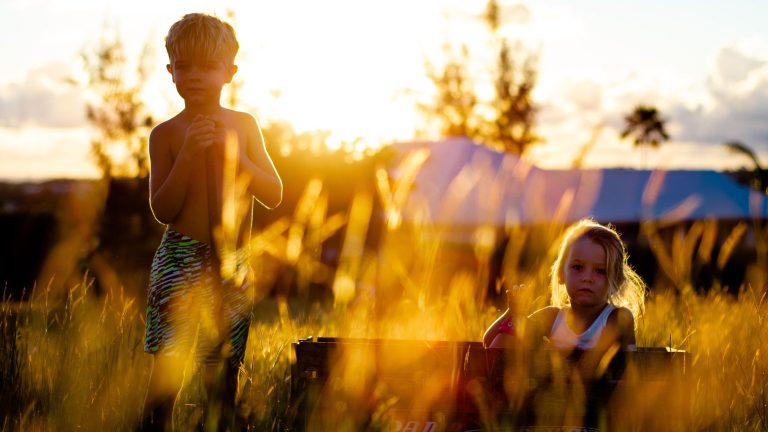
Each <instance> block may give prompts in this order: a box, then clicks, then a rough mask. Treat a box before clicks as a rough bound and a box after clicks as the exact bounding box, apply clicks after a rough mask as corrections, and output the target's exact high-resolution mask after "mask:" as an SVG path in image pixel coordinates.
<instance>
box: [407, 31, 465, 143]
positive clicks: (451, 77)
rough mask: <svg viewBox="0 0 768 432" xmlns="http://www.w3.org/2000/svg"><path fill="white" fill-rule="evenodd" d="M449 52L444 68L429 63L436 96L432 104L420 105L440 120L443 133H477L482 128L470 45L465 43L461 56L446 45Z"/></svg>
mask: <svg viewBox="0 0 768 432" xmlns="http://www.w3.org/2000/svg"><path fill="white" fill-rule="evenodd" d="M446 52H447V55H448V57H449V60H448V61H447V62H446V64H445V65H444V66H443V68H442V70H437V68H435V67H434V66H432V65H431V64H429V63H428V64H427V76H428V77H429V79H430V80H431V81H432V83H433V84H434V85H435V88H436V90H437V96H436V98H435V101H434V103H433V104H424V105H420V107H419V108H420V109H421V111H422V112H423V113H425V114H426V115H427V117H428V118H429V119H431V120H433V121H436V122H437V123H438V124H439V126H438V127H439V132H440V134H441V135H442V136H449V137H450V136H467V137H475V136H477V135H478V134H479V131H480V125H479V124H478V118H477V115H476V112H475V111H476V108H477V104H478V99H477V95H476V94H475V91H474V83H473V81H472V80H471V79H470V78H469V73H468V71H467V67H466V64H467V63H468V61H469V52H468V49H467V47H466V46H462V49H461V56H459V57H457V56H456V55H455V54H454V53H452V52H451V48H450V47H446Z"/></svg>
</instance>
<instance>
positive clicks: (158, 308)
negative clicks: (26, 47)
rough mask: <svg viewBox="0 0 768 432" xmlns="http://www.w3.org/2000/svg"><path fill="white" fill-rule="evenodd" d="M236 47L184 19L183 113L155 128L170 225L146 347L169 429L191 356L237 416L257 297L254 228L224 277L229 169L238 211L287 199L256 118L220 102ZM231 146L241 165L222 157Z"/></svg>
mask: <svg viewBox="0 0 768 432" xmlns="http://www.w3.org/2000/svg"><path fill="white" fill-rule="evenodd" d="M238 48H239V45H238V42H237V39H236V37H235V33H234V30H233V28H232V27H231V26H230V25H229V24H226V23H224V22H222V21H221V20H219V19H218V18H215V17H213V16H210V15H206V14H187V15H185V16H184V17H183V18H182V19H181V20H180V21H178V22H176V23H175V24H173V26H171V28H170V30H169V31H168V35H167V37H166V49H167V51H168V56H169V59H170V63H169V64H168V65H167V69H168V72H169V73H170V74H171V77H172V79H173V82H174V83H175V84H176V90H177V91H178V93H179V95H180V96H181V97H182V99H184V109H183V110H182V111H181V112H180V113H179V114H178V115H176V116H175V117H173V118H171V119H170V120H168V121H165V122H163V123H161V124H159V125H157V126H156V127H155V128H154V129H153V130H152V133H151V135H150V138H149V152H150V164H151V165H150V197H151V198H150V206H151V208H152V212H153V213H154V215H155V218H156V219H157V220H158V221H159V222H161V223H163V224H166V225H167V229H166V231H165V233H164V235H163V239H162V241H161V243H160V246H159V247H158V249H157V252H156V254H155V258H154V260H153V262H152V269H151V273H150V284H149V294H148V301H147V331H146V338H145V344H144V349H145V351H147V352H148V353H151V354H154V356H153V357H154V362H153V371H152V378H151V381H150V387H149V393H148V398H147V404H148V405H147V408H149V410H150V412H149V413H148V414H149V422H150V424H153V425H154V426H153V427H152V428H160V429H162V428H164V427H165V426H166V424H164V423H166V422H167V420H168V417H170V416H169V414H170V411H171V410H172V407H173V396H174V395H175V393H176V392H177V391H178V389H179V386H180V385H181V379H182V376H183V373H182V371H183V369H184V368H183V364H184V361H185V359H186V356H188V355H190V354H191V355H193V356H194V357H195V358H196V360H197V362H198V363H199V364H200V365H201V370H202V371H203V374H204V378H205V379H206V386H207V388H208V390H209V396H211V395H213V397H214V398H215V397H216V396H217V395H219V396H221V403H222V406H221V407H220V409H217V411H218V412H220V413H221V414H222V416H223V417H222V418H224V419H225V420H226V416H227V415H231V414H232V412H233V410H234V397H235V392H236V389H237V370H238V368H239V366H240V365H241V363H242V361H243V356H244V354H245V344H246V339H247V336H248V327H249V325H250V306H249V304H248V300H249V299H251V298H252V294H250V292H249V290H250V289H251V287H250V285H249V284H248V278H246V277H244V276H243V275H244V274H245V273H247V268H248V258H247V255H246V254H245V251H246V250H247V247H245V246H246V245H247V238H248V235H247V234H248V229H249V228H250V224H247V223H239V224H237V225H238V226H237V228H235V229H236V230H237V231H238V232H237V233H235V235H234V236H230V237H232V238H236V239H237V244H236V245H235V246H234V248H235V249H237V250H238V252H237V253H236V256H237V259H236V261H237V265H236V269H237V270H236V271H235V272H234V273H233V272H231V271H230V272H222V266H221V262H222V259H221V256H222V254H221V251H222V250H223V246H224V245H223V244H222V243H223V241H222V239H223V236H222V229H221V226H222V223H221V221H222V217H221V215H222V210H223V207H222V202H223V201H224V199H223V196H224V194H225V193H229V192H231V190H232V189H236V188H232V187H231V185H230V187H229V189H227V187H226V186H222V185H224V183H225V178H227V176H228V174H229V173H226V172H225V171H226V170H228V169H233V170H234V171H235V172H234V173H233V174H234V176H229V177H230V178H233V177H237V178H240V179H245V180H244V182H245V184H246V186H247V193H246V200H245V201H242V200H241V206H240V207H241V208H242V207H248V205H250V204H251V203H252V201H253V200H252V199H251V197H255V199H256V200H258V201H259V202H260V203H261V204H262V205H264V206H265V207H267V208H274V207H276V206H277V205H278V204H279V203H280V201H281V199H282V182H281V180H280V177H279V176H278V173H277V171H276V170H275V168H274V165H273V164H272V161H271V160H270V158H269V155H268V154H267V151H266V148H265V146H264V141H263V139H262V136H261V131H260V129H259V126H258V124H257V123H256V120H255V119H254V118H253V117H252V116H251V115H250V114H247V113H243V112H238V111H233V110H229V109H226V108H223V107H222V106H221V105H220V97H221V90H222V87H223V86H224V85H225V84H227V83H229V82H230V81H231V80H232V77H233V76H234V74H235V73H236V72H237V66H236V65H235V64H234V59H235V55H236V54H237V50H238ZM228 146H229V148H230V149H235V150H234V151H230V154H236V157H235V158H231V157H230V158H229V159H226V158H225V153H226V147H228ZM233 159H234V163H229V162H227V161H230V160H233ZM246 213H247V211H245V212H241V213H240V215H241V216H242V215H243V214H246ZM216 367H218V370H221V369H222V367H223V369H224V371H225V372H224V375H225V379H224V380H223V381H224V384H225V385H224V386H223V388H222V387H221V386H220V385H219V384H221V380H220V379H216V378H211V376H215V373H212V372H210V371H211V370H216ZM230 411H231V412H230ZM158 417H159V418H158ZM146 421H147V420H146V419H145V422H146Z"/></svg>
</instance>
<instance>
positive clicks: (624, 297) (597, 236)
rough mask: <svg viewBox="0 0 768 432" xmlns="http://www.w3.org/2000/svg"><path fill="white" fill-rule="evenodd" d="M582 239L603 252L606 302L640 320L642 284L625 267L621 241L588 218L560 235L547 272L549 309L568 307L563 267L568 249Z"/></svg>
mask: <svg viewBox="0 0 768 432" xmlns="http://www.w3.org/2000/svg"><path fill="white" fill-rule="evenodd" d="M582 237H586V238H588V239H590V240H592V241H593V242H595V243H597V244H599V245H601V246H602V247H603V249H604V250H605V260H606V263H605V272H606V280H607V283H608V303H610V304H612V305H614V306H617V307H625V308H627V309H629V310H630V312H632V316H634V317H635V318H638V317H640V316H641V315H642V313H643V310H644V308H645V282H643V279H642V278H641V277H640V276H639V275H638V274H637V273H636V272H635V271H634V270H633V269H632V267H631V266H630V265H629V262H628V258H629V257H628V255H627V251H626V249H625V247H624V242H622V241H621V237H619V233H618V232H616V229H615V228H614V227H613V226H611V225H607V226H605V225H601V224H599V223H597V222H595V221H594V220H592V219H583V220H580V221H579V222H577V223H575V224H573V225H571V226H570V227H569V228H568V229H567V230H566V231H565V233H564V234H563V237H562V240H561V242H560V250H559V252H558V254H557V259H555V262H554V263H553V264H552V270H551V273H550V288H551V291H552V306H556V307H560V308H562V307H563V306H568V305H570V304H571V299H570V298H569V297H568V291H566V288H565V283H564V281H563V275H564V267H565V261H566V260H567V259H568V254H569V253H570V251H571V246H572V245H573V243H574V242H575V241H576V240H578V239H580V238H582ZM635 323H637V320H635Z"/></svg>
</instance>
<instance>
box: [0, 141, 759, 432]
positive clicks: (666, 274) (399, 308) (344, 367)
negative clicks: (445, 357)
mask: <svg viewBox="0 0 768 432" xmlns="http://www.w3.org/2000/svg"><path fill="white" fill-rule="evenodd" d="M421 163H423V158H422V157H420V156H418V155H417V156H414V157H413V158H411V159H408V160H406V161H405V162H404V164H403V166H402V169H401V173H402V174H401V176H400V177H399V178H398V179H392V178H389V177H388V176H387V175H386V173H385V172H383V171H380V172H379V174H378V176H377V178H378V189H377V192H373V191H368V192H362V193H360V194H359V195H358V196H357V197H356V198H355V199H354V201H353V202H352V203H351V204H350V207H349V209H348V210H347V211H346V212H342V213H338V214H328V206H327V202H328V193H329V191H327V190H325V189H324V187H323V184H322V182H320V181H313V182H311V183H310V184H309V185H308V186H307V189H306V190H305V193H304V196H303V198H302V200H301V201H300V203H299V204H298V206H297V208H296V213H295V214H294V216H293V217H292V218H286V219H281V220H278V221H276V222H274V223H273V224H271V225H270V226H267V227H265V228H264V229H263V230H262V231H260V232H258V233H254V235H253V237H252V238H251V242H250V245H251V248H252V251H253V255H252V264H253V267H254V268H255V269H257V271H256V272H255V273H254V275H252V277H253V278H254V280H253V282H254V286H255V297H254V306H253V312H254V315H253V316H254V318H253V322H252V325H251V329H250V335H249V339H248V348H247V352H246V357H245V362H244V365H243V367H242V369H241V371H240V383H239V391H238V393H239V396H238V409H239V411H240V414H241V416H242V417H244V418H245V419H246V420H247V423H248V425H249V429H250V430H275V431H277V430H285V429H286V428H288V427H289V426H290V425H291V424H292V422H293V420H294V418H295V417H296V415H297V414H298V413H297V412H296V407H292V406H289V403H288V402H289V396H290V395H289V393H290V364H291V361H292V360H293V359H292V358H291V356H292V349H291V342H294V341H296V340H298V339H299V338H305V337H308V336H311V335H314V336H338V337H354V338H385V339H410V340H455V341H460V340H479V339H480V337H481V335H482V332H483V330H484V329H485V327H486V326H487V325H488V324H489V323H490V322H492V321H493V319H494V318H495V316H496V315H497V314H498V312H499V309H498V306H499V304H498V303H497V302H498V299H497V298H496V297H495V296H493V291H492V290H491V291H490V292H489V289H488V286H489V284H490V286H493V283H494V281H491V280H489V274H488V271H487V268H488V265H489V262H490V260H491V259H492V257H491V248H492V245H493V244H494V243H495V236H497V235H498V233H496V232H495V231H494V230H493V229H492V228H491V227H480V228H478V229H477V230H476V231H475V232H474V234H473V235H474V238H475V241H474V244H473V245H472V247H470V248H469V249H465V248H463V247H461V246H459V245H456V244H453V243H451V242H450V237H449V236H448V235H447V233H446V231H445V228H444V227H439V226H435V225H434V224H430V223H429V219H428V217H425V219H424V221H423V223H420V224H415V225H414V224H408V223H405V222H404V220H403V218H402V213H401V210H402V207H403V203H404V200H405V197H406V195H407V190H408V184H409V182H412V181H413V178H414V176H415V173H416V172H417V171H418V169H419V165H420V164H421ZM374 193H377V194H378V199H379V200H380V202H382V203H383V204H382V206H383V212H384V214H385V218H384V220H383V228H382V231H383V234H382V236H381V240H380V242H379V243H378V244H377V245H375V249H372V248H370V247H368V246H366V235H367V234H366V233H367V232H368V228H369V226H370V224H371V223H372V222H373V221H375V220H376V219H375V218H376V217H377V216H375V215H374V214H373V205H372V203H373V200H374V199H376V197H375V196H374ZM231 214H235V213H230V216H231ZM225 222H226V221H225ZM562 228H563V226H562V224H560V225H552V226H548V227H544V228H541V227H539V228H535V229H529V228H525V227H521V226H511V227H509V228H508V229H507V232H506V233H504V234H506V235H510V236H513V238H514V239H515V241H513V242H510V243H509V244H508V245H507V248H506V250H505V254H504V262H503V266H502V274H503V277H504V279H505V280H506V281H512V282H515V283H524V284H526V287H528V288H526V289H527V290H528V291H527V292H526V295H525V296H522V297H521V299H522V301H521V304H520V305H518V307H519V308H521V309H522V310H524V311H527V312H531V311H533V310H535V309H536V308H538V307H541V306H543V305H545V304H547V302H548V299H547V295H546V286H547V285H546V272H547V264H548V263H549V262H550V261H549V259H550V258H551V256H550V254H551V251H550V245H552V244H554V239H556V238H557V236H558V235H559V234H560V233H561V231H562ZM718 229H721V228H719V226H718V225H717V224H716V223H713V222H701V223H695V224H693V225H691V226H687V227H681V228H675V229H673V230H672V231H669V230H668V228H666V227H661V226H658V225H651V224H646V225H644V227H643V235H644V238H646V239H647V240H648V242H649V245H650V247H651V248H652V250H653V251H654V255H655V256H656V258H657V259H658V261H659V265H660V268H661V269H662V275H663V276H662V277H661V278H660V279H659V280H658V281H652V282H654V283H653V287H652V290H651V293H650V296H649V298H648V302H647V305H646V314H645V316H644V317H642V318H641V319H640V321H639V328H638V341H639V345H641V346H670V347H671V348H677V349H684V350H687V351H688V352H689V353H690V355H691V357H690V362H689V366H688V370H686V377H685V379H683V380H681V381H680V383H681V385H682V386H683V387H685V388H684V389H683V390H684V391H682V392H681V393H680V394H681V395H683V396H681V397H683V399H681V400H680V401H679V402H680V403H679V404H678V405H676V409H679V410H681V411H682V412H680V413H679V414H680V417H681V418H686V419H689V423H690V424H689V425H688V426H689V427H690V429H692V430H754V431H759V430H766V429H768V359H766V356H767V355H768V353H766V348H765V347H766V346H768V345H766V341H768V325H767V324H768V323H766V312H767V311H768V306H766V303H768V299H767V298H766V280H768V266H766V258H765V249H766V244H768V234H766V231H765V229H764V228H762V227H761V225H760V224H759V223H755V224H753V225H751V226H746V225H737V226H736V227H735V228H732V229H730V231H727V232H720V231H718ZM665 230H666V231H665ZM747 232H749V233H751V234H750V236H751V241H752V242H753V246H754V247H755V249H756V250H757V255H756V257H757V258H756V261H755V264H754V265H753V266H752V267H751V268H750V270H749V271H748V273H747V279H746V280H745V282H744V285H743V286H742V287H741V289H740V290H739V292H738V293H737V294H733V293H729V292H728V291H727V290H726V289H724V287H721V286H719V285H718V284H717V281H716V283H715V286H714V288H712V289H710V290H709V291H708V292H705V293H704V292H700V291H699V290H697V289H696V288H697V287H695V286H693V283H694V277H693V270H692V264H691V263H692V262H694V261H696V260H697V259H699V260H712V261H711V262H710V261H707V262H708V263H710V264H713V265H714V266H719V267H718V268H720V269H723V268H725V265H726V263H727V262H728V261H729V260H730V259H731V258H732V256H731V254H732V252H733V251H734V250H735V248H736V247H737V246H741V247H743V244H744V243H743V242H744V237H745V233H747ZM340 233H341V234H343V236H344V242H343V243H342V246H341V248H340V250H339V262H338V265H337V266H335V267H330V266H329V265H328V264H327V263H325V262H324V261H323V259H322V255H321V254H322V245H323V242H324V241H325V240H327V239H328V238H330V237H331V236H333V235H337V234H340ZM718 238H719V239H720V240H718ZM715 245H717V248H716V249H718V250H719V252H718V254H714V253H713V252H712V251H713V250H715ZM713 256H714V258H712V257H713ZM697 257H698V258H697ZM286 278H287V279H286ZM92 284H93V276H92V275H91V274H89V273H85V274H84V275H83V278H82V280H81V281H80V282H79V283H75V284H73V285H72V286H70V287H68V289H67V290H66V294H65V295H62V294H61V293H60V292H58V291H52V290H50V289H48V288H47V287H37V288H36V292H35V293H34V295H32V296H31V299H32V300H30V301H29V302H27V303H23V304H21V303H13V302H10V301H3V303H2V306H1V309H0V311H1V312H2V319H1V320H0V327H1V328H0V330H1V332H2V335H3V341H2V346H1V347H0V348H2V353H1V355H0V365H2V384H3V391H2V393H3V395H2V408H0V410H2V412H3V421H2V430H4V431H5V430H25V431H26V430H32V431H35V430H73V429H83V430H132V429H134V428H135V427H136V426H137V424H138V423H139V422H140V420H141V413H142V404H143V402H144V399H145V396H146V393H147V391H148V390H147V388H148V381H149V370H150V368H151V359H150V356H148V355H146V354H144V353H143V349H142V348H143V340H142V338H143V332H144V311H143V310H142V307H140V305H139V303H140V300H137V299H133V298H129V297H127V296H125V295H121V294H120V292H119V291H115V290H112V291H110V292H108V293H107V295H106V296H103V297H97V296H95V295H93V294H92ZM281 285H286V286H287V285H290V286H292V287H297V288H296V292H292V293H289V292H288V291H287V290H283V289H278V290H277V291H273V287H275V286H281ZM318 286H324V287H325V288H324V289H326V290H329V291H330V294H331V295H330V296H325V297H324V296H316V295H315V294H316V293H313V292H312V290H315V289H318V288H317V287H318ZM499 289H500V288H499ZM325 294H329V293H328V292H327V291H326V292H325ZM489 294H490V296H489ZM318 298H319V299H321V300H315V299H318ZM323 298H328V299H329V300H328V301H323V300H322V299H323ZM350 356H351V357H350ZM422 357H423V356H421V354H420V353H418V352H412V353H410V357H408V356H406V359H405V360H402V359H400V360H397V361H408V358H410V359H411V361H417V360H418V359H420V358H422ZM393 361H394V360H393ZM372 362H373V360H372V359H371V358H367V357H366V356H365V355H362V354H355V355H353V354H349V356H348V357H343V356H342V357H339V358H337V359H336V363H335V367H334V368H333V370H332V371H331V381H333V382H335V383H336V388H335V390H334V392H335V393H333V394H334V397H336V398H337V405H336V408H335V409H336V411H334V412H333V413H331V414H328V415H330V416H331V417H328V418H324V419H318V421H319V422H320V423H318V424H323V423H322V422H326V423H324V424H333V425H334V428H335V429H336V430H358V429H360V428H362V427H364V425H368V424H369V423H367V422H369V421H370V420H371V419H370V418H361V417H360V416H359V415H358V413H359V412H360V410H359V409H357V408H360V407H361V404H364V405H366V406H367V408H371V407H370V405H371V404H373V405H374V407H373V409H372V411H373V413H374V414H373V418H374V420H375V419H383V418H385V417H386V413H387V411H388V410H389V408H390V407H391V406H392V405H393V404H395V403H397V400H398V399H407V397H406V395H405V394H402V393H398V391H402V392H405V391H408V392H414V391H416V392H418V396H419V397H418V400H419V401H420V402H419V403H421V404H422V405H423V407H427V408H428V407H429V406H430V404H437V403H438V401H439V400H440V397H441V393H440V392H441V391H443V390H444V387H443V385H444V384H443V383H439V382H431V381H429V380H428V379H425V381H424V382H421V383H417V385H415V386H414V388H411V389H400V390H398V389H392V388H385V386H383V385H382V383H380V382H377V377H376V375H375V373H374V368H373V367H372V366H371V365H372ZM435 367H437V366H435ZM194 368H195V366H194V365H192V366H191V370H190V374H189V375H188V379H187V380H186V381H185V384H184V386H183V387H182V389H181V391H180V393H179V395H178V397H177V403H176V406H175V408H174V418H175V419H176V420H177V421H176V424H177V426H178V428H179V429H180V430H188V429H192V428H194V427H196V425H198V424H200V422H201V421H202V418H203V413H204V410H205V404H206V395H205V392H204V390H203V386H202V385H201V383H200V379H199V378H198V377H197V375H196V374H195V373H194ZM649 392H650V390H649ZM368 394H373V395H377V396H376V398H374V399H373V400H365V401H362V400H361V397H362V396H363V395H368ZM640 396H641V397H642V396H643V395H640ZM409 397H412V395H410V396H409ZM647 397H648V398H652V397H654V394H653V393H648V394H647ZM640 408H642V407H640ZM334 413H335V414H334ZM649 415H650V414H649ZM489 422H490V423H492V421H491V420H489Z"/></svg>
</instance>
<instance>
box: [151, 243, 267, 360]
mask: <svg viewBox="0 0 768 432" xmlns="http://www.w3.org/2000/svg"><path fill="white" fill-rule="evenodd" d="M233 259H234V261H235V262H234V265H233V266H230V269H233V270H230V271H229V272H228V273H230V274H229V275H227V277H226V278H223V277H222V276H221V275H222V272H221V269H220V268H219V267H224V266H219V264H218V261H217V260H215V258H214V254H213V249H212V247H211V245H209V244H207V243H204V242H201V241H198V240H195V239H193V238H191V237H189V236H186V235H184V234H181V233H179V232H176V231H173V230H170V229H167V230H166V231H165V233H164V234H163V238H162V240H161V242H160V246H159V247H158V248H157V252H155V257H154V259H153V261H152V268H151V272H150V276H149V293H148V296H147V330H146V335H145V338H144V351H146V352H148V353H151V354H156V353H159V354H163V355H170V356H185V355H188V354H190V353H193V352H194V355H195V356H196V359H197V361H198V362H201V363H215V362H218V361H220V360H221V359H223V358H226V359H229V361H230V363H231V364H232V365H233V366H235V367H238V366H239V365H240V364H241V363H242V361H243V359H244V356H245V345H246V342H247V339H248V329H249V327H250V320H251V309H252V308H251V306H252V304H253V292H252V289H251V288H252V287H251V283H250V278H249V277H248V271H249V265H248V255H247V253H246V251H245V250H242V251H240V252H238V253H237V254H235V256H234V257H233Z"/></svg>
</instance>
